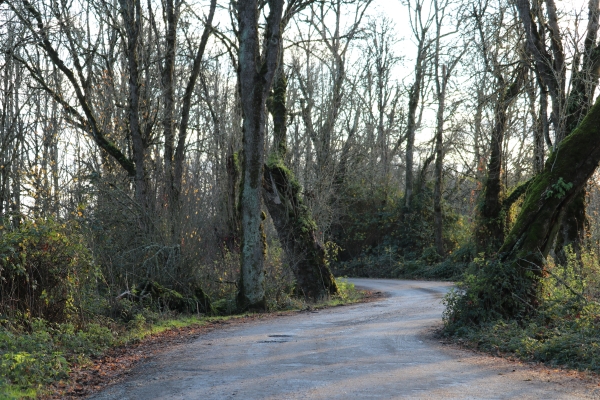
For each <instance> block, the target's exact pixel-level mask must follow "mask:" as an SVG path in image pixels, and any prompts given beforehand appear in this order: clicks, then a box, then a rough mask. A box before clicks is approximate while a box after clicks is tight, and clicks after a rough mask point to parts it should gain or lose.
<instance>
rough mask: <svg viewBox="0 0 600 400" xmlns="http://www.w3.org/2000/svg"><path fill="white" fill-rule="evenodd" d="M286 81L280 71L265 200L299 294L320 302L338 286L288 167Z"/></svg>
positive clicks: (271, 103)
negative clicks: (286, 162) (286, 160)
mask: <svg viewBox="0 0 600 400" xmlns="http://www.w3.org/2000/svg"><path fill="white" fill-rule="evenodd" d="M286 89H287V81H286V78H285V75H284V72H283V68H281V66H280V68H278V71H277V74H276V77H275V82H274V84H273V93H272V96H271V98H270V101H269V103H268V104H269V111H270V112H271V115H272V116H273V135H274V137H273V139H274V140H273V149H272V152H271V156H270V157H269V161H268V162H267V164H266V165H265V170H264V171H265V172H264V180H263V196H264V199H265V204H266V206H267V209H268V210H269V214H270V215H271V218H272V219H273V223H274V225H275V229H276V230H277V235H278V237H279V240H280V241H281V244H282V246H283V248H284V250H285V252H286V256H287V259H288V262H289V263H290V266H291V268H292V271H293V272H294V276H295V278H296V284H297V291H298V292H299V293H301V294H302V295H303V296H304V297H305V298H308V299H312V300H318V299H321V298H323V297H325V296H327V295H329V294H334V293H337V285H336V283H335V279H334V277H333V274H332V273H331V271H330V269H329V266H328V265H327V260H326V254H325V250H324V249H323V246H322V245H321V244H320V243H319V242H318V240H317V235H316V225H315V222H314V221H313V219H312V215H311V213H310V210H309V209H308V207H307V206H306V205H305V204H304V203H303V201H302V198H301V196H300V191H301V190H300V185H299V184H298V182H297V181H296V179H295V177H294V175H293V173H292V172H291V171H290V170H289V169H288V168H286V166H285V161H284V160H285V155H286V152H287V147H286V143H287V110H286Z"/></svg>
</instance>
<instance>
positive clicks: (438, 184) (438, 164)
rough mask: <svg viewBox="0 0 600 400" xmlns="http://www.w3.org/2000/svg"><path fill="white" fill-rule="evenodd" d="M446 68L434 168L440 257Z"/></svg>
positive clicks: (440, 85)
mask: <svg viewBox="0 0 600 400" xmlns="http://www.w3.org/2000/svg"><path fill="white" fill-rule="evenodd" d="M446 76H447V74H446V66H445V65H442V79H441V83H438V96H437V97H438V99H437V100H438V111H437V126H436V130H435V168H434V181H435V183H434V188H433V230H434V239H435V248H436V249H437V252H438V254H439V255H440V256H443V255H444V254H445V252H444V241H443V237H442V233H443V222H442V179H443V166H444V108H445V105H446V83H447V82H448V79H447V78H446Z"/></svg>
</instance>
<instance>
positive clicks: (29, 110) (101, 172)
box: [0, 0, 600, 398]
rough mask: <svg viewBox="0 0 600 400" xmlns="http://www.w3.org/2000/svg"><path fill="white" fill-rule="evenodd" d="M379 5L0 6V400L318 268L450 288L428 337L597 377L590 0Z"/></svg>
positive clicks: (323, 273)
mask: <svg viewBox="0 0 600 400" xmlns="http://www.w3.org/2000/svg"><path fill="white" fill-rule="evenodd" d="M386 1H394V2H397V7H395V8H394V10H400V11H399V12H400V13H401V14H402V18H401V19H394V18H391V17H390V15H389V12H388V13H386V12H385V9H386V7H385V5H383V8H382V7H381V4H379V5H378V3H377V2H376V1H375V0H288V1H284V0H260V1H259V0H237V1H236V0H231V1H226V0H219V1H217V0H191V1H184V0H162V1H154V0H147V1H139V0H3V1H0V37H1V38H2V40H1V41H0V48H1V49H2V51H1V52H0V107H1V110H0V390H1V391H4V392H5V393H6V396H8V397H9V398H11V397H10V396H13V397H14V398H20V397H23V396H31V397H35V396H37V395H39V394H40V393H43V390H44V389H43V388H44V387H45V385H48V384H51V383H52V382H55V381H58V380H60V379H62V378H63V377H64V376H65V374H66V373H67V372H68V371H69V368H70V366H71V365H72V364H73V363H82V362H85V360H87V359H89V358H90V357H94V356H97V355H99V354H102V352H103V351H105V350H106V349H107V348H109V347H111V346H114V345H115V344H116V343H122V340H124V339H123V338H124V337H129V336H127V335H130V334H131V332H135V331H136V330H138V331H140V330H143V329H144V327H148V326H152V325H153V324H160V321H163V320H165V319H168V318H173V317H174V316H176V315H197V316H200V315H204V316H226V315H232V314H236V313H243V312H249V311H265V310H267V311H273V310H284V309H291V308H298V307H300V308H301V307H306V306H307V305H310V304H313V303H315V302H319V301H323V300H328V299H333V298H339V299H342V300H343V299H344V298H345V296H347V291H348V286H349V285H348V284H347V283H345V282H344V281H343V280H341V281H340V280H339V279H338V280H337V281H336V278H334V276H335V277H343V276H350V277H385V278H418V279H438V280H452V281H456V282H457V284H456V289H454V290H453V291H452V292H451V293H450V294H449V295H448V296H447V297H446V298H445V303H446V306H447V309H446V312H445V314H444V334H445V335H447V336H450V337H455V338H460V340H465V341H467V342H469V343H471V344H472V345H473V346H475V347H478V348H480V349H483V350H486V351H491V352H494V353H503V354H512V355H515V356H517V357H521V358H523V359H530V360H541V361H545V362H548V363H551V364H558V365H568V366H569V367H572V368H579V369H585V370H591V371H598V370H599V369H600V358H599V357H600V333H599V332H600V265H599V262H600V260H599V256H598V253H599V251H600V220H599V219H598V218H599V216H598V212H600V191H599V188H598V176H597V175H596V172H595V171H596V167H597V166H598V163H599V162H600V103H599V102H597V101H595V98H596V94H597V85H598V79H599V73H600V44H599V43H598V38H597V35H598V30H599V28H600V25H599V17H600V1H599V0H590V1H589V2H587V3H577V2H573V3H568V4H567V3H566V2H563V3H558V2H555V0H402V1H401V0H386ZM395 21H404V22H403V23H402V24H403V25H405V26H399V24H398V23H397V22H395Z"/></svg>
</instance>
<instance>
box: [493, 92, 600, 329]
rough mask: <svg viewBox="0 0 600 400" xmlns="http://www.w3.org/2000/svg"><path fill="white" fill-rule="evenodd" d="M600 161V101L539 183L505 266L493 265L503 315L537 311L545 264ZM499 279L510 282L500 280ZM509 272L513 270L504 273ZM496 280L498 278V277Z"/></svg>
mask: <svg viewBox="0 0 600 400" xmlns="http://www.w3.org/2000/svg"><path fill="white" fill-rule="evenodd" d="M599 162H600V101H596V104H595V105H594V106H593V107H592V108H591V110H590V111H589V113H588V115H587V116H586V117H585V119H584V120H583V122H582V123H581V124H580V125H579V126H578V128H577V129H575V131H574V132H573V133H571V134H570V135H569V136H567V137H566V138H565V139H564V140H563V141H562V142H561V143H560V144H559V145H558V148H557V150H556V151H555V152H553V153H552V155H551V156H550V158H549V159H548V161H547V162H546V165H545V168H544V171H543V172H542V173H541V174H539V175H537V176H536V177H535V178H534V181H533V182H532V184H531V186H530V187H529V190H528V192H527V196H526V198H525V200H524V203H523V206H522V208H521V212H520V213H519V216H518V218H517V220H516V222H515V224H514V226H513V228H512V229H511V231H510V233H509V235H508V236H507V238H506V240H505V241H504V244H503V245H502V248H501V249H500V253H501V256H500V261H501V263H490V266H489V267H487V268H492V274H491V275H490V276H491V277H492V278H490V279H491V280H492V281H493V282H489V285H490V287H494V288H496V289H493V290H494V291H496V292H497V293H499V297H498V298H500V299H501V301H499V302H495V303H494V304H489V306H490V307H491V308H493V309H494V310H495V311H496V312H497V313H498V314H500V315H501V316H503V317H507V318H515V317H519V316H522V315H524V314H528V313H531V312H533V311H535V308H536V306H537V305H538V304H539V296H540V295H541V293H540V292H539V281H540V278H541V277H542V276H543V274H544V266H545V259H546V257H547V255H548V253H549V251H550V250H551V248H552V246H553V243H554V240H555V238H556V235H557V233H558V231H559V228H560V221H561V217H562V216H563V214H564V213H565V212H567V210H568V208H569V206H570V205H571V204H572V202H573V201H574V200H575V199H577V196H578V194H579V193H580V192H581V190H582V189H583V187H584V185H585V184H586V182H587V181H588V179H589V178H590V177H591V176H592V174H593V173H594V171H595V170H596V168H597V166H598V163H599ZM494 268H502V269H503V270H502V271H500V270H498V274H501V276H503V277H508V278H507V280H508V281H503V280H502V279H498V276H500V275H498V274H497V273H494V271H495V269H494ZM505 268H508V270H504V269H505ZM493 276H496V277H495V278H493Z"/></svg>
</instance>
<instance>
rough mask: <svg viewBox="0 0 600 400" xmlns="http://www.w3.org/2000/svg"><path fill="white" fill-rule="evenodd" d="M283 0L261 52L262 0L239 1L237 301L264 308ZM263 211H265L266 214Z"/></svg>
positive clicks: (272, 8) (273, 4) (276, 2)
mask: <svg viewBox="0 0 600 400" xmlns="http://www.w3.org/2000/svg"><path fill="white" fill-rule="evenodd" d="M282 13H283V0H271V1H269V15H268V17H267V26H266V32H265V33H266V34H265V46H264V50H263V54H262V57H261V54H260V48H261V42H260V38H259V31H258V17H259V15H260V14H259V9H258V0H240V1H238V3H237V17H238V23H239V42H240V44H239V65H238V74H239V82H240V102H241V106H242V115H243V125H242V132H243V150H244V154H243V161H242V189H241V194H240V207H241V216H242V248H241V276H240V280H241V282H240V285H239V293H238V306H239V307H240V308H242V309H247V308H264V307H265V290H264V284H263V281H264V272H263V262H264V256H265V254H264V253H265V245H266V243H265V239H264V232H263V224H262V221H263V219H264V213H262V212H261V190H262V181H263V168H264V145H265V124H266V107H265V104H266V100H267V96H268V93H269V91H270V89H271V83H272V81H273V75H274V73H275V69H276V67H277V62H278V53H279V49H280V41H281V26H280V23H281V18H282ZM261 214H262V217H261Z"/></svg>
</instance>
